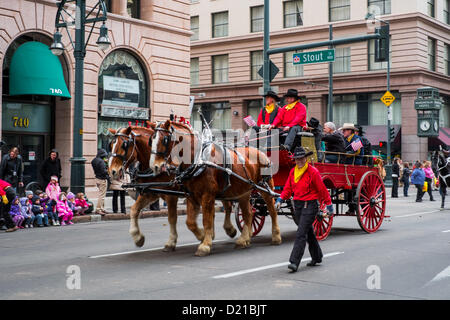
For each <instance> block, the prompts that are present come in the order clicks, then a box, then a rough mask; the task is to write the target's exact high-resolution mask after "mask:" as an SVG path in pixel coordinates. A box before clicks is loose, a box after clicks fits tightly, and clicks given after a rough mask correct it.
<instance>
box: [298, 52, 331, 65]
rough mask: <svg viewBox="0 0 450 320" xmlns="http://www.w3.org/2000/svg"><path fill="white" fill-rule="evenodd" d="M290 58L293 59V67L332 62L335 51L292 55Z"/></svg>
mask: <svg viewBox="0 0 450 320" xmlns="http://www.w3.org/2000/svg"><path fill="white" fill-rule="evenodd" d="M292 58H293V59H292V61H293V62H292V63H293V64H294V65H296V64H310V63H321V62H334V59H335V49H327V50H320V51H310V52H301V53H294V55H293V57H292Z"/></svg>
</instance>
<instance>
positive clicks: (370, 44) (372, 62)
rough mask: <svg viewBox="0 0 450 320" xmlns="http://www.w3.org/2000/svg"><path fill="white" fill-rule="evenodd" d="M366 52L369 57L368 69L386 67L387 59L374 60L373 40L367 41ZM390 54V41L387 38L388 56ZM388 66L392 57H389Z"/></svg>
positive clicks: (390, 64)
mask: <svg viewBox="0 0 450 320" xmlns="http://www.w3.org/2000/svg"><path fill="white" fill-rule="evenodd" d="M367 52H368V59H369V71H374V70H383V69H387V64H388V62H387V61H383V62H375V40H369V41H368V43H367ZM391 56H392V41H391V38H389V57H391ZM389 66H390V67H391V66H392V59H389Z"/></svg>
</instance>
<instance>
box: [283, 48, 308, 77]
mask: <svg viewBox="0 0 450 320" xmlns="http://www.w3.org/2000/svg"><path fill="white" fill-rule="evenodd" d="M300 52H301V51H300V50H297V51H289V52H285V53H284V57H283V60H284V77H285V78H294V77H303V65H301V64H295V65H294V61H293V57H294V53H300Z"/></svg>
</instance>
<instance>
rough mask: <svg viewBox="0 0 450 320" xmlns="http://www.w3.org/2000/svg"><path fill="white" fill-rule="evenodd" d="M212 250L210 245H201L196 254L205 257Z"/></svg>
mask: <svg viewBox="0 0 450 320" xmlns="http://www.w3.org/2000/svg"><path fill="white" fill-rule="evenodd" d="M210 252H211V248H210V247H209V246H202V245H201V246H199V247H198V249H197V252H196V253H195V255H196V256H197V257H204V256H207V255H209V254H210Z"/></svg>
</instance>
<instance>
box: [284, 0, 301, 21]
mask: <svg viewBox="0 0 450 320" xmlns="http://www.w3.org/2000/svg"><path fill="white" fill-rule="evenodd" d="M283 6H284V27H285V28H292V27H297V26H302V25H303V19H302V15H303V1H301V0H295V1H285V2H284V3H283Z"/></svg>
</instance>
